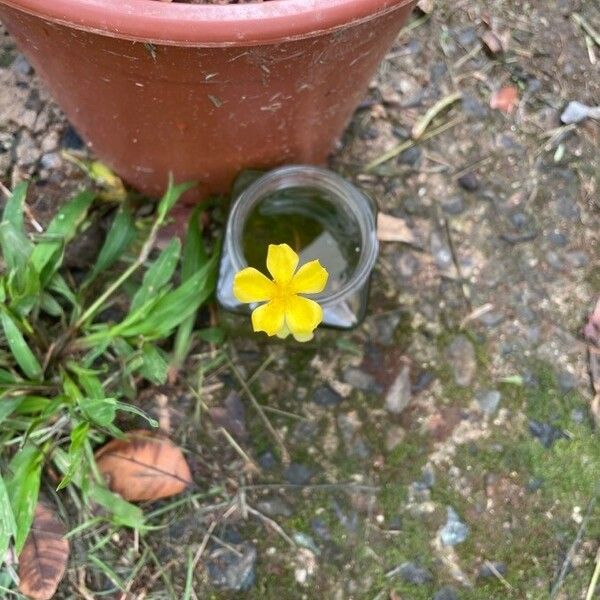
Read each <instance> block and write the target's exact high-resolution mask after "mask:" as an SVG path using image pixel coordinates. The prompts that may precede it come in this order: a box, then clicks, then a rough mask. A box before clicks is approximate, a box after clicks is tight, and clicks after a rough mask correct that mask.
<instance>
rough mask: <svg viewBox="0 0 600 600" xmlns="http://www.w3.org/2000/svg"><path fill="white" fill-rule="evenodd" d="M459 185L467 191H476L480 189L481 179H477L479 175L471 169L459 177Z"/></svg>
mask: <svg viewBox="0 0 600 600" xmlns="http://www.w3.org/2000/svg"><path fill="white" fill-rule="evenodd" d="M457 181H458V185H460V187H461V188H463V189H464V190H467V192H474V191H476V190H478V189H479V181H478V179H477V175H475V173H473V172H471V171H469V172H468V173H465V174H464V175H461V176H460V177H459V178H458V179H457Z"/></svg>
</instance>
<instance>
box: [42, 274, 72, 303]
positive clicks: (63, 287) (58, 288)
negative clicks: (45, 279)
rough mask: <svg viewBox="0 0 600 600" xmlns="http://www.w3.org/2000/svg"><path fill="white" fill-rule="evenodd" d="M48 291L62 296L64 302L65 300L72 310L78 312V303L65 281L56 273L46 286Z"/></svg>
mask: <svg viewBox="0 0 600 600" xmlns="http://www.w3.org/2000/svg"><path fill="white" fill-rule="evenodd" d="M48 289H49V290H50V291H52V292H56V293H57V294H59V295H60V296H62V297H63V298H64V299H65V300H67V301H68V302H69V303H70V304H71V305H72V306H73V307H74V308H76V309H77V311H79V309H80V306H79V301H78V300H77V297H76V296H75V294H74V293H73V292H72V291H71V288H70V287H69V285H68V284H67V282H66V281H65V279H64V277H63V276H62V275H60V274H59V273H56V274H55V275H54V277H52V279H51V280H50V282H49V284H48Z"/></svg>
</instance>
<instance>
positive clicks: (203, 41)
mask: <svg viewBox="0 0 600 600" xmlns="http://www.w3.org/2000/svg"><path fill="white" fill-rule="evenodd" d="M414 1H415V0H270V1H269V2H260V3H256V4H235V5H206V4H183V3H171V2H161V1H160V0H117V1H115V0H52V1H51V2H49V1H48V0H0V4H6V5H7V6H11V7H13V8H16V9H18V10H21V11H23V12H26V13H29V14H32V15H36V16H38V17H41V18H43V19H45V20H47V21H50V22H53V23H58V24H62V25H67V26H69V27H73V28H75V29H80V30H84V31H91V32H94V33H98V34H101V35H106V36H110V37H118V38H124V39H130V40H133V41H140V42H150V43H156V44H166V45H173V46H188V47H189V46H198V47H203V46H248V45H257V44H264V43H276V42H279V41H283V40H292V39H302V38H309V37H313V36H315V35H319V34H320V33H323V32H324V31H331V30H335V29H338V28H343V27H347V26H348V25H351V24H355V23H359V22H363V21H366V20H370V19H372V18H375V17H377V16H380V15H381V14H382V13H386V12H390V11H392V10H395V9H398V8H401V7H403V6H406V5H407V4H412V3H413V2H414Z"/></svg>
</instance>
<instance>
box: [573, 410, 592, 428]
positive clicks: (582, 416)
mask: <svg viewBox="0 0 600 600" xmlns="http://www.w3.org/2000/svg"><path fill="white" fill-rule="evenodd" d="M587 418H588V415H587V412H586V411H585V410H584V409H583V408H573V409H572V410H571V421H573V423H576V424H577V425H581V424H583V423H585V422H586V421H587Z"/></svg>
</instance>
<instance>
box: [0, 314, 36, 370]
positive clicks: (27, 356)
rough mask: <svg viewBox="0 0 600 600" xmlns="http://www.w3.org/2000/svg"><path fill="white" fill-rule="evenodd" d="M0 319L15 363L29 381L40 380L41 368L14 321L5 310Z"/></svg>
mask: <svg viewBox="0 0 600 600" xmlns="http://www.w3.org/2000/svg"><path fill="white" fill-rule="evenodd" d="M0 319H1V320H2V327H3V328H4V334H5V336H6V341H7V342H8V346H9V348H10V350H11V352H12V354H13V356H14V358H15V360H16V361H17V364H18V365H19V367H21V370H22V371H23V373H25V375H27V377H28V378H29V379H33V380H38V379H40V377H41V376H42V367H41V366H40V363H39V362H38V360H37V358H36V357H35V355H34V354H33V352H32V351H31V350H30V348H29V346H28V345H27V342H26V341H25V338H24V337H23V334H22V333H21V330H20V329H19V327H18V326H17V324H16V323H15V321H14V320H13V318H12V317H11V316H10V315H9V314H8V313H7V312H6V310H2V311H1V312H0Z"/></svg>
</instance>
